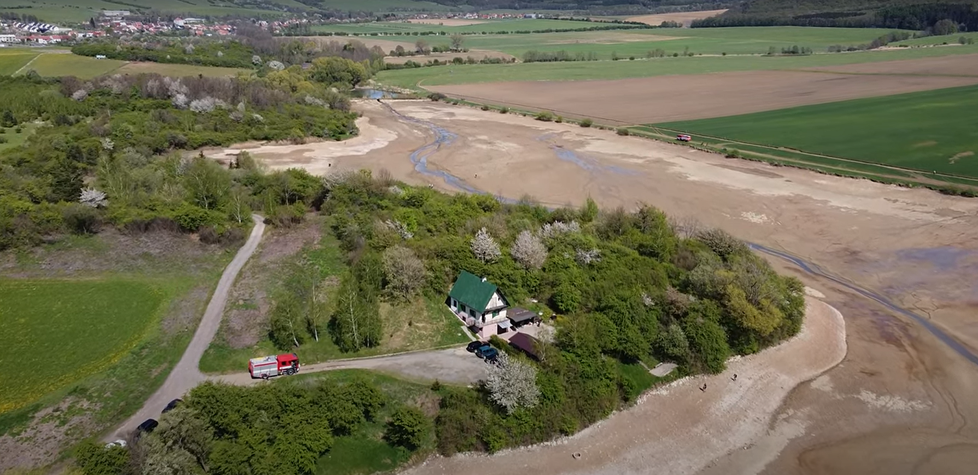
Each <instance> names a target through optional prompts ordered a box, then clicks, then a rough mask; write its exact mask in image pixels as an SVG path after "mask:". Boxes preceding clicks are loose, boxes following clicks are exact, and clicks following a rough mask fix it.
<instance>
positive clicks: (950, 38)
mask: <svg viewBox="0 0 978 475" xmlns="http://www.w3.org/2000/svg"><path fill="white" fill-rule="evenodd" d="M962 36H963V37H965V38H971V39H973V40H975V41H978V32H974V31H973V32H969V33H955V34H953V35H944V36H928V37H925V38H914V39H912V40H904V41H900V42H898V43H893V44H894V45H910V46H929V45H940V44H945V43H946V44H949V45H957V44H960V43H959V42H958V40H959V39H960V38H961V37H962Z"/></svg>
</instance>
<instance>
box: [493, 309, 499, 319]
mask: <svg viewBox="0 0 978 475" xmlns="http://www.w3.org/2000/svg"><path fill="white" fill-rule="evenodd" d="M498 316H499V310H493V311H492V318H496V317H498Z"/></svg>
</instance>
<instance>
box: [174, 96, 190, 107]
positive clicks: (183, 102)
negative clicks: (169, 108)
mask: <svg viewBox="0 0 978 475" xmlns="http://www.w3.org/2000/svg"><path fill="white" fill-rule="evenodd" d="M170 101H171V102H173V107H176V108H177V109H186V108H187V103H188V102H190V99H188V98H187V96H186V95H184V94H177V95H175V96H173V99H171V100H170Z"/></svg>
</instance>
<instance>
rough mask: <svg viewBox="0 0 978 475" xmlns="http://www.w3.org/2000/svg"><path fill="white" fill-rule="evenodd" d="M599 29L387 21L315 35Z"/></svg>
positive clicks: (539, 23)
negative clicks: (447, 24) (450, 24)
mask: <svg viewBox="0 0 978 475" xmlns="http://www.w3.org/2000/svg"><path fill="white" fill-rule="evenodd" d="M596 26H605V24H602V23H595V22H589V21H568V20H537V19H514V20H494V21H486V22H483V23H477V24H474V25H465V26H444V25H438V24H428V23H412V22H408V21H385V22H373V23H345V24H336V25H319V26H316V27H313V31H315V32H319V33H348V34H351V35H370V34H373V33H377V34H382V35H401V34H408V35H410V34H411V33H415V32H427V31H434V32H438V33H443V34H452V33H496V32H500V31H530V30H548V29H553V30H572V29H576V28H592V27H596ZM614 31H618V30H614ZM412 38H414V39H417V38H416V37H414V36H412ZM426 38H427V37H426ZM385 39H386V38H385Z"/></svg>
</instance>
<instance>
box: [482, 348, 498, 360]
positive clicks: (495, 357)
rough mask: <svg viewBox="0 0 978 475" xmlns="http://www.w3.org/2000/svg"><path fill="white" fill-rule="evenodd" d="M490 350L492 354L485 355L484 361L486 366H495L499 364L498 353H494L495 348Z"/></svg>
mask: <svg viewBox="0 0 978 475" xmlns="http://www.w3.org/2000/svg"><path fill="white" fill-rule="evenodd" d="M492 350H493V353H492V354H488V355H486V359H485V361H486V363H488V364H496V363H498V362H499V352H498V351H496V349H495V348H493V349H492Z"/></svg>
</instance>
